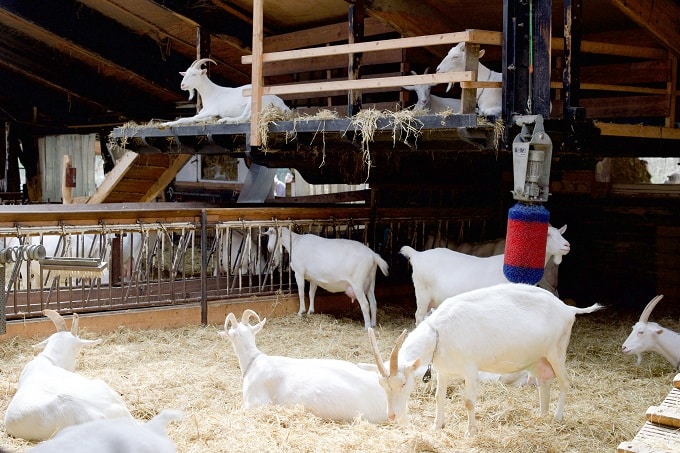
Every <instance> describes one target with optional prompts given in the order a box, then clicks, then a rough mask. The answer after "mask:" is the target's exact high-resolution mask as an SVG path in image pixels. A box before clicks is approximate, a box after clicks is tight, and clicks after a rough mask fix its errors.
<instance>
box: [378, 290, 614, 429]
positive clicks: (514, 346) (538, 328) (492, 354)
mask: <svg viewBox="0 0 680 453" xmlns="http://www.w3.org/2000/svg"><path fill="white" fill-rule="evenodd" d="M601 308H602V306H601V305H599V304H594V305H592V306H590V307H588V308H576V307H571V306H569V305H566V304H564V303H562V301H561V300H559V299H558V298H557V297H555V296H553V295H552V294H551V293H549V292H548V291H546V290H544V289H542V288H538V287H535V286H531V285H525V284H519V283H505V284H502V285H496V286H492V287H489V288H482V289H478V290H475V291H470V292H467V293H464V294H460V295H458V296H455V297H451V298H449V299H447V300H445V301H444V302H443V303H442V304H441V306H440V307H439V308H438V309H437V310H436V311H435V312H434V313H433V314H432V315H431V316H429V317H428V318H427V319H425V321H423V322H422V323H420V325H419V326H418V327H416V328H415V330H413V331H412V332H411V333H410V334H409V335H408V336H406V330H404V332H403V333H402V335H401V336H400V337H399V339H398V340H397V343H396V345H395V346H394V348H393V349H392V354H391V357H390V361H389V362H388V363H387V364H385V363H383V361H382V358H381V356H380V351H379V349H378V346H377V342H376V341H375V336H374V334H373V333H372V330H369V337H371V344H372V346H373V351H374V355H375V359H376V365H377V370H378V372H379V374H380V384H381V385H382V387H383V389H384V390H385V392H386V394H387V408H388V409H387V410H388V413H387V417H388V419H389V420H395V419H397V420H398V419H400V418H401V419H403V416H404V414H405V413H406V411H407V406H408V399H409V396H410V394H411V392H412V391H413V388H414V386H415V374H416V373H415V372H416V370H417V369H418V368H419V367H421V365H426V364H430V365H432V367H433V368H434V369H435V370H436V371H437V390H436V393H435V399H436V402H437V410H436V415H435V420H434V425H435V427H437V428H442V427H444V402H445V400H446V389H447V387H448V384H449V381H450V380H451V378H453V377H454V376H462V377H463V378H464V379H465V391H464V399H463V402H464V405H465V408H466V410H467V415H468V425H467V434H468V435H470V434H473V433H474V432H475V428H476V427H475V404H476V401H477V391H478V386H479V376H478V372H479V371H487V372H491V373H499V374H507V373H514V372H517V371H520V370H528V371H529V372H530V373H531V374H532V375H534V376H536V377H537V378H538V382H539V400H540V410H541V415H543V414H545V413H546V412H547V411H548V406H549V403H550V382H549V380H550V379H552V378H553V377H557V380H558V384H559V389H560V396H559V400H558V403H557V408H556V409H555V416H554V417H555V420H557V421H560V420H562V418H563V412H564V403H565V401H566V397H567V392H568V391H569V378H568V376H567V370H566V364H565V362H566V354H567V347H568V345H569V340H570V337H571V328H572V325H573V324H574V320H575V315H577V314H582V313H592V312H594V311H597V310H599V309H601ZM402 344H403V346H402ZM388 370H389V372H388Z"/></svg>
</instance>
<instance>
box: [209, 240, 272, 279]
mask: <svg viewBox="0 0 680 453" xmlns="http://www.w3.org/2000/svg"><path fill="white" fill-rule="evenodd" d="M255 237H256V236H253V235H251V234H249V233H247V232H245V234H244V232H241V231H239V230H236V229H229V230H226V231H224V233H223V234H222V235H221V241H220V242H219V247H220V250H219V251H218V255H217V256H220V257H221V259H220V262H219V266H216V267H215V275H217V274H218V273H220V272H221V273H223V274H236V273H237V272H238V271H239V270H240V272H241V274H243V275H262V272H263V271H264V268H265V265H266V263H267V262H266V260H265V258H264V255H263V254H262V250H260V249H259V248H258V244H257V242H256V241H255ZM257 237H259V236H257Z"/></svg>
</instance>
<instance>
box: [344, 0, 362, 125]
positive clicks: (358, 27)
mask: <svg viewBox="0 0 680 453" xmlns="http://www.w3.org/2000/svg"><path fill="white" fill-rule="evenodd" d="M365 14H366V9H365V6H364V0H356V1H355V2H354V3H353V4H351V5H350V6H349V14H348V23H349V29H348V42H349V43H350V44H354V43H360V42H363V40H364V17H365ZM362 58H363V54H362V53H353V54H349V65H348V67H347V79H348V80H359V79H360V78H361V64H362ZM360 110H361V90H358V89H351V90H349V91H348V92H347V116H350V117H351V116H353V115H356V114H357V113H359V111H360Z"/></svg>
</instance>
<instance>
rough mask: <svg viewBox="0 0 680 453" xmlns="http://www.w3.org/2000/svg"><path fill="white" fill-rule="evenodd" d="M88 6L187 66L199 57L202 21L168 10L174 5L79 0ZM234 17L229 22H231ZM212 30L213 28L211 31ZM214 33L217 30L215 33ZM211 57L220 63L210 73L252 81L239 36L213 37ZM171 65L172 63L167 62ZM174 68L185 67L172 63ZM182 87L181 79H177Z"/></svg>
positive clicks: (231, 81) (239, 82) (128, 0)
mask: <svg viewBox="0 0 680 453" xmlns="http://www.w3.org/2000/svg"><path fill="white" fill-rule="evenodd" d="M79 1H80V2H81V3H83V4H85V5H87V6H88V7H89V8H92V9H93V10H96V11H98V12H99V13H101V14H102V15H104V16H106V17H109V18H111V19H112V20H114V21H116V22H119V23H121V24H124V25H125V26H126V27H127V28H129V29H131V30H135V32H136V33H139V34H142V35H144V36H146V37H148V39H149V40H151V41H153V42H156V43H157V45H158V47H159V48H164V49H165V52H166V53H168V54H170V53H172V52H176V53H178V54H179V55H181V56H183V57H184V58H185V59H186V60H188V61H187V62H186V64H185V65H184V66H186V67H188V66H189V64H190V63H191V62H192V61H193V60H194V59H195V57H196V44H197V43H196V30H197V28H198V27H199V26H200V25H199V23H198V22H197V21H195V20H193V19H191V18H189V17H185V16H184V15H182V14H181V12H180V11H173V10H172V9H169V8H170V7H171V6H173V5H172V4H165V5H160V4H158V3H156V2H154V1H139V0H79ZM234 20H235V19H233V18H232V19H229V20H227V21H226V22H228V23H232V22H233V21H234ZM209 31H212V30H209ZM213 33H214V32H213ZM211 49H212V52H211V57H212V58H213V59H214V60H215V61H217V62H218V66H216V67H214V68H211V75H213V76H217V77H220V78H221V79H223V80H225V81H228V84H230V85H244V84H246V83H250V68H249V67H246V66H244V65H242V64H241V56H243V55H247V54H249V53H250V50H249V49H248V48H247V47H245V46H243V45H242V44H241V43H240V42H239V39H238V38H235V37H231V36H226V35H223V34H221V33H217V34H213V36H212V37H211ZM168 64H170V62H168ZM172 69H173V71H180V70H184V69H186V68H185V67H183V66H178V65H176V64H175V65H173V66H172ZM176 83H177V84H178V86H179V80H177V82H176Z"/></svg>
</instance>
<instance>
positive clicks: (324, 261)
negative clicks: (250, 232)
mask: <svg viewBox="0 0 680 453" xmlns="http://www.w3.org/2000/svg"><path fill="white" fill-rule="evenodd" d="M265 234H266V235H268V236H269V239H268V243H267V249H268V250H269V252H270V253H276V245H277V244H276V242H277V239H280V241H281V245H282V246H283V247H284V248H285V249H286V250H287V251H288V254H289V255H290V268H291V269H292V270H293V272H295V282H296V283H297V287H298V295H299V297H300V311H298V315H300V316H302V314H303V313H304V311H305V280H309V310H308V311H307V313H308V314H309V313H314V296H315V294H316V289H317V287H318V286H320V287H322V288H323V289H325V290H326V291H329V292H331V293H339V292H344V293H345V294H347V296H348V297H349V298H350V299H352V302H354V301H355V300H357V301H358V302H359V306H361V311H362V313H363V315H364V327H365V328H366V329H368V328H369V327H371V326H375V325H376V312H377V302H376V300H375V274H376V270H377V268H378V267H380V270H381V271H382V273H383V275H385V276H387V275H388V269H389V268H388V265H387V262H385V260H384V259H382V258H381V257H380V255H378V254H377V253H375V252H374V251H373V250H371V249H370V248H368V247H366V246H365V245H363V244H361V243H360V242H357V241H352V240H349V239H326V238H322V237H320V236H317V235H314V234H297V233H295V232H293V231H291V230H290V229H288V228H286V227H281V228H279V233H278V235H277V231H276V229H274V228H270V229H269V230H267V231H266V232H265Z"/></svg>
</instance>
